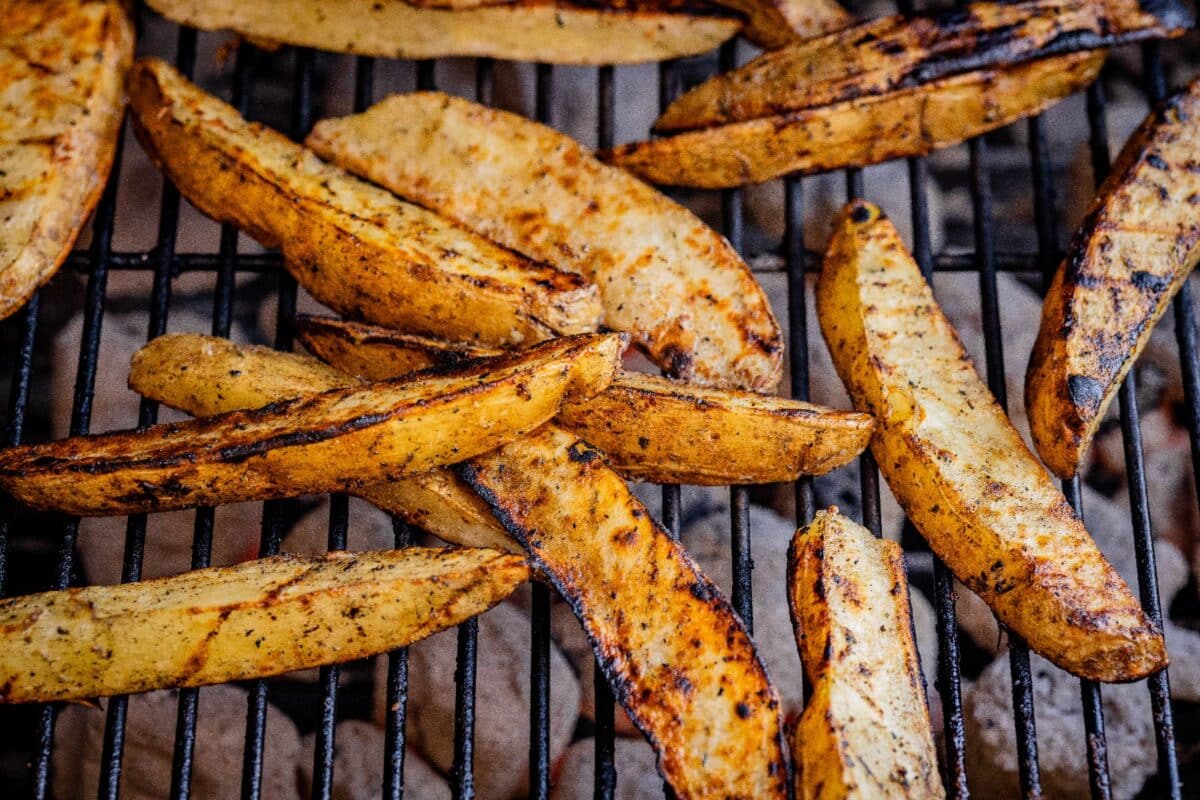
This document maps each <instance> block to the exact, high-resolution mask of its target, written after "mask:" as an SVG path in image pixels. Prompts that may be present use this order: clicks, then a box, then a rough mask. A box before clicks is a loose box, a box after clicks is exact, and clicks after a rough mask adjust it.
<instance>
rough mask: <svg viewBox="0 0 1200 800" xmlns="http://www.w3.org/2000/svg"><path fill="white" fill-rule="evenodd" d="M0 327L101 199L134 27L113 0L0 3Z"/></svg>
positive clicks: (48, 272)
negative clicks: (98, 0) (95, 0)
mask: <svg viewBox="0 0 1200 800" xmlns="http://www.w3.org/2000/svg"><path fill="white" fill-rule="evenodd" d="M0 20H3V22H2V23H0V220H2V223H0V319H3V318H4V317H7V316H9V315H11V314H12V313H14V312H15V311H16V310H17V309H18V308H20V307H21V306H22V305H24V304H25V301H26V300H28V299H29V297H30V295H32V294H33V292H34V291H35V290H36V289H37V288H38V287H39V286H41V285H42V284H44V283H46V282H47V281H48V280H50V279H51V278H52V277H54V274H55V273H56V272H58V268H59V267H60V266H62V263H63V261H65V260H66V258H67V255H68V254H69V253H70V252H71V247H72V246H74V244H75V240H76V239H77V238H78V237H79V233H80V231H82V230H83V224H84V222H86V221H87V218H88V216H89V215H90V214H91V213H92V209H93V208H94V207H95V205H96V203H97V202H99V200H100V194H101V192H102V191H103V190H104V184H105V183H106V182H107V180H108V173H109V170H110V169H111V168H112V162H113V155H114V153H115V151H116V145H117V134H118V131H119V130H120V128H121V118H122V117H123V116H124V114H125V109H124V100H123V98H124V84H125V71H126V70H127V69H128V68H129V64H130V62H131V61H132V60H133V25H132V24H131V23H130V21H129V18H128V17H127V16H126V14H125V10H124V8H123V7H122V4H121V3H120V2H118V1H117V0H107V1H106V2H87V3H85V2H82V0H50V1H48V2H43V1H42V0H3V2H0Z"/></svg>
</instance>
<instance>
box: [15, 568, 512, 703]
mask: <svg viewBox="0 0 1200 800" xmlns="http://www.w3.org/2000/svg"><path fill="white" fill-rule="evenodd" d="M528 577H529V568H528V567H527V566H526V564H525V561H524V559H523V558H521V557H520V556H516V555H513V554H511V553H500V552H497V551H495V550H476V549H434V548H427V547H419V548H408V549H405V550H384V551H379V552H370V553H329V554H327V555H323V556H317V557H300V556H287V555H285V556H272V557H270V558H263V559H259V560H257V561H248V562H245V563H242V564H237V565H235V566H232V567H215V568H210V569H201V570H196V571H194V572H185V573H184V574H182V575H176V576H173V577H170V578H159V579H157V580H150V581H142V582H138V583H127V584H121V585H119V586H89V587H87V588H83V589H68V590H66V591H56V592H43V593H41V594H32V595H26V596H24V597H13V598H9V599H5V600H0V702H7V703H24V702H31V701H38V702H48V701H57V700H86V699H89V698H93V697H106V696H109V695H115V694H128V693H131V692H144V691H147V690H149V689H163V688H168V687H177V686H202V685H205V684H211V683H224V682H226V681H236V680H246V679H249V678H263V677H267V676H270V675H279V674H282V673H285V672H291V671H292V670H297V669H303V668H306V667H315V666H320V665H324V664H335V663H340V662H343V661H353V660H354V659H358V658H364V657H366V656H371V655H375V654H376V653H383V652H386V651H388V650H391V649H393V648H396V647H402V646H404V645H407V644H411V643H413V642H415V641H417V640H419V639H423V638H425V637H426V636H429V635H430V634H433V633H436V632H437V631H440V630H442V629H444V628H448V627H450V626H451V625H455V624H457V623H459V622H462V621H463V620H465V619H467V618H468V617H471V616H474V615H475V614H478V613H479V612H481V611H485V610H487V609H488V608H491V607H492V606H494V605H495V604H496V603H498V602H500V601H501V600H503V599H504V598H505V597H507V596H508V595H509V594H510V593H512V591H513V589H515V588H516V587H517V584H519V583H521V582H522V581H524V580H526V579H527V578H528Z"/></svg>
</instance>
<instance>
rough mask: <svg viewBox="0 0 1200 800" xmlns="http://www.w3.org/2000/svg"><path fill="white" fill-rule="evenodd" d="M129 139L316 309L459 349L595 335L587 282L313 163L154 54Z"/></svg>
mask: <svg viewBox="0 0 1200 800" xmlns="http://www.w3.org/2000/svg"><path fill="white" fill-rule="evenodd" d="M129 94H130V108H131V112H132V113H131V118H132V120H133V123H134V132H135V133H136V134H137V136H138V139H139V141H140V142H141V143H142V146H143V149H145V150H146V152H147V154H148V155H149V156H150V158H151V160H153V161H154V162H155V164H157V165H158V167H159V169H161V170H162V171H163V172H164V173H165V174H166V175H167V176H168V177H170V178H171V180H172V182H174V183H175V185H176V186H177V187H178V188H179V190H180V191H181V192H182V193H183V195H184V196H185V197H187V198H188V200H189V201H190V202H191V203H192V204H193V205H195V206H196V207H197V208H198V209H200V211H202V212H203V213H205V214H207V215H208V216H210V217H212V218H213V219H216V220H218V221H221V222H229V223H232V224H234V225H236V226H237V227H239V228H240V229H242V230H244V231H246V232H247V233H248V234H249V235H251V236H253V237H254V238H255V239H256V240H258V241H259V242H261V243H263V244H264V245H266V246H268V247H279V248H280V249H281V250H282V252H283V255H284V264H285V266H286V267H287V269H288V271H289V272H290V273H291V274H292V276H293V277H294V278H295V279H296V280H297V281H298V282H299V283H300V285H302V286H303V287H304V288H305V289H306V290H307V291H308V292H309V293H310V294H312V295H313V296H314V297H315V298H316V299H317V300H319V301H320V302H322V303H324V304H325V305H328V306H329V307H331V308H333V309H335V310H337V311H339V312H341V313H344V314H347V315H349V316H354V317H362V318H368V319H371V320H373V321H375V322H380V323H384V324H387V325H390V326H392V327H397V328H405V329H411V330H415V331H419V332H421V333H428V334H437V335H440V336H445V337H446V338H449V339H452V340H455V341H481V342H486V343H490V344H495V345H503V346H513V345H521V344H529V343H532V342H536V341H540V340H543V339H547V338H550V337H552V336H554V335H555V334H571V333H582V332H586V331H594V330H596V329H597V327H598V324H599V320H600V314H601V307H600V300H599V294H598V292H597V290H596V287H595V286H593V285H592V284H590V283H588V282H587V281H586V280H584V279H583V278H582V277H580V276H579V275H575V274H572V273H569V272H563V271H561V270H558V269H555V268H553V267H550V266H548V265H545V264H538V263H535V262H533V261H530V260H529V259H527V258H525V257H524V256H521V255H519V254H517V253H515V252H513V251H511V250H508V249H505V248H503V247H501V246H499V245H497V244H495V243H493V242H491V241H489V240H487V239H485V238H483V237H481V236H478V235H477V234H474V233H472V232H471V231H469V230H467V229H466V228H463V227H462V226H460V225H457V224H455V223H453V222H452V221H450V220H448V219H446V218H445V217H442V216H440V215H438V214H436V213H434V212H431V211H428V210H426V209H423V208H420V207H419V206H416V205H413V204H411V203H407V202H405V201H403V200H401V199H400V198H398V197H396V196H395V195H393V194H391V193H390V192H387V191H385V190H383V189H380V188H379V187H376V186H373V185H371V184H369V183H367V182H365V181H362V180H359V179H358V178H356V177H354V176H352V175H350V174H349V173H347V172H345V171H344V170H342V169H341V168H339V167H336V166H334V165H331V164H326V163H325V162H322V161H320V160H319V159H318V158H316V156H315V155H313V154H312V153H311V152H310V151H309V150H307V149H305V148H304V147H303V146H302V145H299V144H297V143H295V142H292V141H291V140H290V139H288V138H287V137H285V136H283V135H282V134H281V133H279V132H277V131H274V130H272V129H270V128H267V127H265V126H263V125H259V124H256V123H252V122H249V121H247V120H245V119H244V118H243V117H242V116H241V115H239V114H238V113H237V111H236V110H235V109H234V108H232V107H231V106H229V105H228V104H227V103H225V102H224V101H222V100H220V99H219V98H216V97H214V96H212V95H210V94H208V93H206V92H204V91H203V90H202V89H200V88H199V87H198V86H196V85H195V84H193V83H192V82H190V81H188V80H187V79H186V78H185V77H184V76H183V75H181V74H180V73H179V71H178V70H176V69H175V68H174V67H172V66H170V65H169V64H166V63H165V62H163V61H161V60H159V59H153V58H143V59H139V60H138V61H137V63H136V64H135V65H134V67H133V69H132V70H131V72H130V77H129Z"/></svg>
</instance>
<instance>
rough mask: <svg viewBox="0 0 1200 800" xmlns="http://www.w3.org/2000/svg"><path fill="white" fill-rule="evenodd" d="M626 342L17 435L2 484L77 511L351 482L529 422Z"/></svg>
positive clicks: (609, 366) (444, 454)
mask: <svg viewBox="0 0 1200 800" xmlns="http://www.w3.org/2000/svg"><path fill="white" fill-rule="evenodd" d="M623 346H624V342H623V340H622V338H621V337H620V336H616V335H602V334H591V335H586V334H585V335H581V336H578V337H570V338H566V339H556V340H553V341H550V342H546V343H544V344H542V345H538V346H537V347H535V348H533V349H532V350H529V351H527V352H525V353H521V354H518V355H513V356H509V357H506V358H503V359H496V360H492V361H489V362H487V363H486V365H482V364H480V365H474V366H468V367H465V368H463V369H461V370H445V371H443V372H441V373H437V372H430V373H426V374H424V375H422V376H420V377H419V378H413V379H410V380H397V381H389V382H383V383H377V384H373V385H369V386H351V387H348V388H345V389H334V390H332V391H328V392H323V393H320V394H316V395H309V396H307V397H302V398H298V399H294V400H289V401H285V402H280V403H276V404H273V405H269V406H264V407H263V408H260V409H257V410H254V411H237V412H232V413H229V414H223V415H220V416H215V417H208V418H205V419H199V420H193V421H190V422H183V423H177V424H172V425H155V426H153V427H150V428H146V429H144V430H140V431H124V432H119V433H112V434H102V435H98V436H76V437H73V438H70V439H65V440H63V441H58V442H50V443H48V444H41V445H33V446H26V447H14V448H9V449H8V450H4V451H0V486H2V487H3V488H4V489H5V490H6V491H8V492H9V493H10V494H12V495H13V496H14V497H15V498H17V499H18V500H20V501H21V502H23V503H25V504H27V505H29V506H32V507H34V508H39V509H51V510H58V511H63V512H65V513H69V514H78V515H80V516H106V515H117V514H132V513H135V512H143V511H166V510H170V509H177V508H189V507H192V506H202V505H203V506H207V505H220V504H223V503H231V502H239V501H244V500H265V499H268V498H273V497H291V496H295V495H300V494H320V493H325V492H330V491H346V492H352V491H353V490H354V489H355V488H356V487H361V486H364V485H367V484H370V483H377V482H379V481H381V480H384V479H386V478H391V477H396V476H400V475H412V474H417V473H421V472H425V471H427V470H429V469H432V468H433V467H436V466H441V465H443V464H449V463H452V462H455V461H460V460H462V459H463V458H467V457H469V456H470V455H474V454H476V453H481V452H484V451H486V450H491V449H493V448H495V447H497V446H498V445H500V444H502V443H503V442H505V441H507V440H509V439H511V438H513V437H515V436H521V435H523V434H525V433H527V432H529V431H531V430H533V429H534V428H536V427H538V426H539V425H542V424H543V423H545V422H546V421H547V420H549V419H550V418H551V417H553V416H554V415H555V414H556V413H557V412H558V408H559V405H560V404H561V402H562V399H563V397H564V396H566V395H567V394H568V393H570V392H580V393H583V394H594V393H595V392H597V391H600V390H601V389H603V388H604V387H605V386H607V385H608V383H609V381H611V380H612V376H613V375H614V373H615V372H616V369H617V366H618V363H619V360H620V354H621V351H622V349H623Z"/></svg>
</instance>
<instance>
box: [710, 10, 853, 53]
mask: <svg viewBox="0 0 1200 800" xmlns="http://www.w3.org/2000/svg"><path fill="white" fill-rule="evenodd" d="M717 2H718V3H720V4H721V5H723V6H728V7H729V8H732V9H734V10H735V11H740V12H742V13H743V14H745V15H746V18H747V22H746V30H745V31H744V33H745V35H746V38H747V39H749V40H750V41H751V42H753V43H754V44H756V45H758V46H759V47H761V48H763V49H764V50H774V49H775V48H777V47H784V46H785V45H788V44H791V43H792V42H797V41H803V40H804V39H807V38H809V37H811V36H817V35H819V34H822V33H825V32H826V31H833V30H837V29H839V28H844V27H846V26H847V25H849V24H850V23H851V22H853V21H854V18H853V17H852V16H850V15H849V14H848V13H846V10H845V9H844V8H842V7H841V6H840V5H838V4H837V3H836V2H834V0H717Z"/></svg>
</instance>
